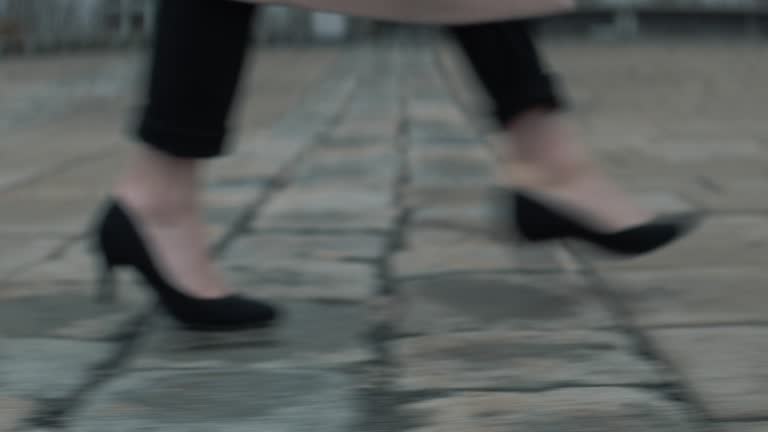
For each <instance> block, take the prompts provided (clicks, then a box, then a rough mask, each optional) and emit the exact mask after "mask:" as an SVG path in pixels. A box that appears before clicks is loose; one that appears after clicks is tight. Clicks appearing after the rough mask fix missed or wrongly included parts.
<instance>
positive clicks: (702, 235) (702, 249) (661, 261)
mask: <svg viewBox="0 0 768 432" xmlns="http://www.w3.org/2000/svg"><path fill="white" fill-rule="evenodd" d="M594 261H595V264H596V265H597V266H598V267H599V268H600V269H601V270H604V271H613V270H627V269H628V270H637V269H678V268H688V269H690V268H728V267H736V268H739V267H756V268H762V267H765V266H766V265H768V218H765V217H759V216H720V217H713V218H708V219H707V220H706V221H705V222H704V223H703V224H702V225H701V226H700V227H698V228H697V229H696V230H695V231H694V232H692V233H691V234H690V235H689V236H687V237H685V238H683V239H681V240H680V241H678V242H676V243H674V244H672V245H670V246H668V247H665V248H663V249H662V250H659V251H657V252H654V253H651V254H649V255H646V256H643V257H640V258H637V259H632V260H628V261H616V260H605V259H601V258H598V259H594Z"/></svg>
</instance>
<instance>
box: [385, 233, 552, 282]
mask: <svg viewBox="0 0 768 432" xmlns="http://www.w3.org/2000/svg"><path fill="white" fill-rule="evenodd" d="M411 243H412V245H413V246H412V247H413V248H411V249H407V250H405V251H403V252H400V253H398V254H397V255H396V256H395V260H394V264H395V267H394V268H395V274H396V275H397V277H399V278H409V277H423V276H433V275H440V274H443V273H453V272H479V271H512V270H515V271H522V270H526V271H546V272H558V271H562V270H563V267H562V264H561V263H560V262H559V261H558V258H557V256H555V254H554V253H553V249H551V248H547V247H544V248H542V247H532V248H525V249H519V248H514V247H511V246H509V245H507V244H502V243H493V242H489V241H468V242H464V243H456V244H451V245H449V246H446V245H445V244H442V245H433V244H419V245H415V244H413V242H411Z"/></svg>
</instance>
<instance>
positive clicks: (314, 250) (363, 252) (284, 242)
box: [224, 233, 386, 265]
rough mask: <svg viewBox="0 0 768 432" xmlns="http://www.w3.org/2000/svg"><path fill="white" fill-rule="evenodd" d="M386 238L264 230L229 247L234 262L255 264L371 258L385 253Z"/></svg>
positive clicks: (227, 255) (227, 258) (239, 239)
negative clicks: (269, 260)
mask: <svg viewBox="0 0 768 432" xmlns="http://www.w3.org/2000/svg"><path fill="white" fill-rule="evenodd" d="M385 248H386V238H385V237H384V236H380V235H373V234H357V233H353V234H343V233H340V234H307V235H297V234H290V233H262V234H256V235H249V236H241V237H238V239H237V240H236V241H235V243H234V244H233V245H231V246H230V247H229V248H227V251H226V253H225V255H224V259H225V260H226V261H227V262H228V263H230V264H235V263H239V264H243V265H251V264H253V263H255V262H258V261H259V260H262V259H282V258H285V259H299V260H308V261H313V260H316V261H354V260H367V261H371V260H374V259H377V258H380V257H381V256H383V255H384V253H385Z"/></svg>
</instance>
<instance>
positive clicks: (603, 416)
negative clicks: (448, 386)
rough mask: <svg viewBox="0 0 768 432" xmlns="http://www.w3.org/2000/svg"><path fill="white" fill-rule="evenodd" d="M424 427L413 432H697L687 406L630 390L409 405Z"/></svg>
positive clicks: (478, 396)
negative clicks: (421, 419) (419, 417)
mask: <svg viewBox="0 0 768 432" xmlns="http://www.w3.org/2000/svg"><path fill="white" fill-rule="evenodd" d="M407 409H409V410H411V411H413V412H416V413H418V414H420V415H421V416H423V418H424V420H423V422H424V423H425V424H426V425H425V426H423V427H416V428H412V429H408V430H409V431H410V432H506V431H518V430H519V431H529V432H553V431H562V432H613V431H626V432H646V431H656V432H697V431H701V430H703V429H701V428H699V427H698V425H696V423H694V422H693V421H692V420H691V418H690V415H689V413H688V412H686V409H685V407H684V406H681V405H679V404H677V403H674V402H670V401H667V400H664V399H661V398H659V397H658V395H656V394H654V393H653V392H649V391H644V390H638V389H627V388H600V387H595V388H587V389H564V390H557V391H551V392H541V393H527V394H515V393H512V394H505V393H460V394H457V395H455V396H449V397H443V398H437V399H433V400H427V401H424V402H418V403H414V404H411V405H409V406H408V407H407Z"/></svg>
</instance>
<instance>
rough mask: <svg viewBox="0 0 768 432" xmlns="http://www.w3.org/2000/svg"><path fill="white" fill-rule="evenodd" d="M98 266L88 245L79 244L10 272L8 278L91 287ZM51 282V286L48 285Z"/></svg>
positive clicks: (39, 283) (81, 242) (84, 287)
mask: <svg viewBox="0 0 768 432" xmlns="http://www.w3.org/2000/svg"><path fill="white" fill-rule="evenodd" d="M99 265H100V263H99V261H98V260H97V259H96V257H95V256H94V254H93V253H92V252H91V251H90V245H89V244H87V243H86V242H83V241H79V242H74V243H71V244H69V245H68V246H67V247H66V248H64V249H60V250H56V253H55V254H53V255H51V253H50V252H49V254H48V256H46V257H45V258H44V259H41V260H38V261H36V262H35V263H34V265H27V266H24V267H22V268H20V269H19V270H18V271H16V272H13V273H12V276H10V277H9V279H11V280H12V281H13V282H19V283H22V284H29V285H53V286H51V287H50V288H51V289H55V287H56V286H71V285H76V286H80V287H82V288H83V289H93V288H95V283H96V277H97V271H98V267H99ZM51 282H55V284H51Z"/></svg>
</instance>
